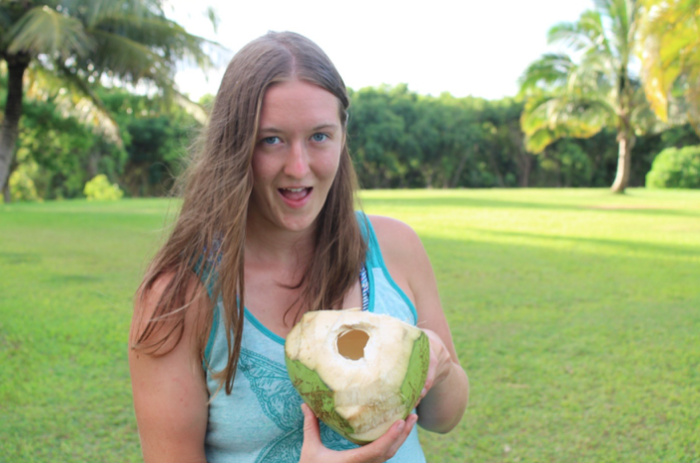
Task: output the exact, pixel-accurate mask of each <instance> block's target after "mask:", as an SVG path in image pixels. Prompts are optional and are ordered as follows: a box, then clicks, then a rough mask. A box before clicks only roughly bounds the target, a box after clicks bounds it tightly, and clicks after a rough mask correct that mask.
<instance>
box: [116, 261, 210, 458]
mask: <svg viewBox="0 0 700 463" xmlns="http://www.w3.org/2000/svg"><path fill="white" fill-rule="evenodd" d="M174 277H175V276H174V274H167V273H166V274H163V275H161V276H159V277H158V278H157V279H156V280H155V281H154V282H153V284H152V285H151V286H150V288H146V290H144V291H143V292H142V293H141V294H139V295H138V296H137V298H136V303H135V306H134V318H133V320H132V327H131V339H132V345H133V342H134V340H136V339H138V338H139V337H140V336H141V334H142V333H144V329H146V328H147V326H148V325H149V323H151V324H152V320H153V319H154V318H158V319H160V323H157V324H152V328H153V329H152V334H151V335H150V336H147V337H146V339H145V340H144V342H145V343H146V344H148V343H149V342H152V341H157V340H159V339H163V337H164V335H166V334H168V333H171V336H169V337H168V338H167V341H166V342H165V344H164V345H163V346H162V347H161V348H159V349H157V350H156V351H155V354H149V353H148V351H149V349H134V348H133V347H132V345H130V347H129V367H130V371H131V384H132V391H133V398H134V409H135V412H136V420H137V422H138V428H139V434H140V436H141V446H142V450H143V455H144V461H145V462H146V463H151V462H160V461H185V460H186V461H192V462H204V461H205V457H204V436H205V432H206V426H207V416H208V415H207V400H208V392H207V389H206V382H205V377H204V371H203V367H202V365H201V362H200V360H199V359H200V355H199V346H198V342H197V338H198V336H197V335H196V331H197V329H198V328H197V326H199V325H198V322H199V321H201V317H203V316H204V315H205V313H206V308H207V299H206V296H205V295H206V291H202V287H201V286H202V285H201V283H199V281H198V280H197V278H196V276H195V275H194V274H192V278H189V277H188V278H187V279H186V285H185V286H186V287H185V300H186V301H191V303H189V305H188V306H187V308H186V309H182V308H179V307H175V308H174V309H175V310H173V311H171V314H172V313H174V315H165V316H163V315H162V314H160V312H159V311H158V306H159V301H160V300H161V298H162V296H163V294H165V293H166V292H167V291H168V287H169V286H170V285H171V284H173V280H174ZM202 293H204V295H202Z"/></svg>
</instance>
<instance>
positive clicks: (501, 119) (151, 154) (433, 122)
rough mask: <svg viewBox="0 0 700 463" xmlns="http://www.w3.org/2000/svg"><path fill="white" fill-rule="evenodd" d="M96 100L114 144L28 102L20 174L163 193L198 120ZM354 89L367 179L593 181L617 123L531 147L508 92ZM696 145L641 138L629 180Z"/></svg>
mask: <svg viewBox="0 0 700 463" xmlns="http://www.w3.org/2000/svg"><path fill="white" fill-rule="evenodd" d="M1 93H2V89H0V98H2V95H1ZM100 98H101V99H102V100H103V101H104V104H105V107H106V109H107V110H108V111H109V113H110V114H111V117H112V118H113V119H114V120H115V121H117V123H118V125H119V127H120V133H121V139H122V140H123V145H122V146H119V145H116V144H115V143H113V142H109V141H108V140H106V139H105V138H104V137H101V136H99V135H97V134H95V133H94V132H93V131H92V130H90V129H89V128H88V127H86V126H85V125H84V124H81V123H80V122H79V121H78V120H77V119H76V118H74V117H71V116H65V115H64V114H62V113H61V112H60V111H59V110H58V108H57V106H56V104H55V102H53V100H52V99H50V98H49V99H46V100H32V99H27V100H26V101H25V117H24V118H23V120H22V121H21V125H20V128H21V130H20V138H19V149H18V151H17V157H16V159H17V164H16V166H15V168H16V169H17V171H16V173H15V175H16V176H17V182H20V181H21V182H24V183H26V182H27V181H31V182H33V183H34V185H35V191H36V193H37V196H38V197H40V198H44V199H54V198H77V197H81V196H83V188H84V185H85V183H86V182H87V181H88V180H89V179H91V178H92V177H94V176H95V175H97V174H105V175H106V176H107V177H108V178H109V179H110V182H116V183H118V184H119V185H120V187H121V188H122V189H123V190H124V192H125V194H126V195H127V196H130V197H143V196H161V195H164V194H166V192H167V191H168V190H169V188H170V187H171V186H172V182H173V179H174V177H175V176H176V175H177V174H178V173H179V172H181V170H182V168H183V165H184V163H185V162H186V159H187V153H188V149H189V147H190V146H191V145H192V142H193V140H194V137H195V136H197V135H198V133H199V131H200V130H201V125H200V124H199V123H198V122H197V120H196V119H195V118H194V117H193V116H192V115H190V114H189V113H188V112H187V111H185V110H184V109H183V108H181V107H179V106H177V105H165V104H163V102H162V101H161V100H159V99H152V98H148V97H146V96H142V95H133V94H131V93H129V92H126V91H124V90H117V89H112V90H109V91H103V92H101V93H100ZM351 98H352V104H351V107H350V122H349V139H348V140H349V144H350V151H351V155H352V156H353V159H354V162H355V166H356V169H357V171H358V175H359V178H360V183H361V185H362V186H363V187H364V188H370V189H373V188H395V187H407V188H424V187H433V188H443V187H450V188H455V187H460V188H479V187H518V186H530V187H533V186H534V187H600V186H606V185H609V184H610V183H611V182H612V180H613V178H614V176H615V168H616V160H617V148H616V141H615V132H614V130H603V131H601V132H600V133H599V134H597V135H595V136H593V137H591V138H588V139H575V138H563V139H561V140H558V141H556V142H554V143H552V144H551V145H549V146H548V147H547V148H546V149H545V150H544V151H543V152H542V153H540V154H537V155H534V154H532V153H529V152H528V151H526V150H525V147H524V135H523V133H522V131H521V130H520V124H519V121H520V117H521V114H522V110H523V104H522V103H520V102H519V101H518V100H515V99H511V98H505V99H502V100H496V101H488V100H484V99H480V98H471V97H467V98H455V97H453V96H451V95H449V94H443V95H441V96H439V97H433V96H427V95H419V94H417V93H415V92H412V91H410V90H409V89H408V88H407V87H406V86H405V85H400V86H397V87H387V86H382V87H378V88H372V87H369V88H364V89H360V90H358V91H351ZM698 143H700V139H698V137H697V135H696V134H695V133H694V132H693V130H692V129H691V127H690V126H688V125H684V126H677V127H672V128H669V129H667V130H665V131H663V132H660V133H652V134H647V135H643V136H639V137H638V138H637V141H636V143H635V147H634V155H635V159H636V160H635V163H634V164H633V165H632V169H631V174H630V184H631V185H634V186H641V185H644V181H645V176H646V174H647V172H648V171H649V169H650V168H651V163H652V161H653V159H654V157H655V156H656V155H657V154H658V153H659V152H660V151H661V150H663V149H664V148H668V147H683V146H686V145H692V144H698ZM25 190H26V189H25ZM23 191H24V190H23ZM30 198H31V196H27V195H26V194H25V195H19V193H18V194H16V199H30Z"/></svg>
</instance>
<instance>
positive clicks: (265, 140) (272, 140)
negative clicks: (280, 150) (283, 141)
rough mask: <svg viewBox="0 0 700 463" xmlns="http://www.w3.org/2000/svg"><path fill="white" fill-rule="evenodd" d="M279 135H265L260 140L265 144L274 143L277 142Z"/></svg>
mask: <svg viewBox="0 0 700 463" xmlns="http://www.w3.org/2000/svg"><path fill="white" fill-rule="evenodd" d="M279 141H280V137H265V138H263V139H262V142H263V143H265V144H266V145H275V144H277V143H279Z"/></svg>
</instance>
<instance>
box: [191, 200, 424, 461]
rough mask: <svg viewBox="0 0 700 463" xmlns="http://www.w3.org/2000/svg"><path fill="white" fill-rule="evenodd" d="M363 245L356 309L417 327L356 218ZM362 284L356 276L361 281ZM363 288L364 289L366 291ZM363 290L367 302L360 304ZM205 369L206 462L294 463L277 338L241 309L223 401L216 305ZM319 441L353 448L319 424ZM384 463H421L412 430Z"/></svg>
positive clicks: (299, 434) (293, 431) (294, 397)
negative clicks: (231, 376) (237, 346)
mask: <svg viewBox="0 0 700 463" xmlns="http://www.w3.org/2000/svg"><path fill="white" fill-rule="evenodd" d="M358 219H360V222H361V223H362V224H363V227H362V229H363V233H364V235H365V238H366V239H367V241H368V244H369V250H368V253H367V260H366V267H367V268H366V270H365V271H364V272H363V273H364V274H365V277H364V279H365V280H366V284H364V283H363V284H362V287H363V309H366V310H369V311H372V312H376V313H383V314H389V315H392V316H395V317H398V318H400V319H402V320H404V321H407V322H409V323H411V324H413V325H415V324H416V316H415V313H416V312H415V308H414V307H413V304H412V303H411V301H410V300H409V299H408V298H407V297H406V295H405V294H404V293H403V291H401V290H400V289H399V288H398V286H397V285H396V284H395V283H394V281H393V280H392V279H391V277H390V276H389V274H388V271H387V270H386V266H385V265H384V262H383V259H382V256H381V252H380V250H379V247H378V243H377V241H376V237H375V236H374V231H373V230H372V226H371V224H370V223H369V221H368V220H365V219H366V218H365V216H364V215H363V214H361V213H358ZM360 280H361V282H362V280H363V278H362V275H361V276H360ZM365 287H366V291H365ZM365 292H366V296H367V299H366V300H367V302H366V303H365ZM215 310H216V313H215V316H214V324H213V326H212V332H211V334H210V339H209V342H208V344H207V350H206V353H205V357H206V359H205V363H206V364H208V365H209V366H210V368H208V369H207V370H206V381H207V388H208V390H209V393H210V398H211V400H210V405H209V422H208V425H207V434H206V440H205V450H206V455H207V461H208V462H209V463H297V462H298V461H299V458H300V455H301V446H302V442H303V422H304V416H303V414H302V412H301V403H302V399H301V397H300V396H299V394H298V393H297V392H296V390H295V389H294V387H293V386H292V383H291V381H290V380H289V377H288V376H287V370H286V367H285V364H284V339H282V338H281V337H279V336H277V335H276V334H274V333H273V332H271V331H270V330H268V329H267V328H266V327H265V326H264V325H263V324H262V323H260V322H259V321H258V320H257V319H256V318H255V317H254V316H253V314H252V313H250V312H249V311H248V310H247V309H246V310H245V318H244V322H243V337H242V339H241V355H240V359H239V362H238V372H237V374H236V378H235V381H234V384H233V391H232V393H231V394H230V395H226V393H225V391H224V390H223V389H220V388H219V381H218V380H216V379H214V378H213V372H215V371H219V370H221V369H222V368H223V367H224V366H225V365H226V360H227V355H228V352H227V347H226V332H225V328H224V323H223V319H222V312H223V307H222V301H221V300H219V303H218V304H217V306H216V309H215ZM321 440H322V442H323V444H324V445H325V446H326V447H328V448H330V449H333V450H346V449H351V448H355V447H357V446H356V445H355V444H353V443H352V442H349V441H348V440H346V439H345V438H343V437H342V436H340V435H339V434H337V433H336V432H335V431H333V430H332V429H330V428H328V427H327V426H326V425H325V424H323V423H321ZM389 462H390V463H425V457H424V455H423V451H422V449H421V446H420V443H419V441H418V432H417V429H415V428H414V429H413V430H412V432H411V434H410V435H409V437H408V439H407V440H406V442H405V443H404V444H403V445H402V446H401V448H400V449H399V451H398V452H397V453H396V455H395V456H394V457H393V458H392V459H391V460H389Z"/></svg>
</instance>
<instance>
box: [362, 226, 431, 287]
mask: <svg viewBox="0 0 700 463" xmlns="http://www.w3.org/2000/svg"><path fill="white" fill-rule="evenodd" d="M368 217H369V220H370V222H371V223H372V227H373V228H374V232H375V234H376V235H377V241H378V242H379V247H380V248H381V251H382V255H383V257H384V260H385V262H386V264H387V266H390V265H391V264H396V265H401V266H405V265H411V264H419V265H420V264H425V263H426V262H427V261H428V256H427V254H426V253H425V248H424V247H423V243H422V242H421V240H420V238H419V237H418V234H417V233H416V232H415V231H414V230H413V228H411V226H410V225H408V224H406V223H404V222H402V221H400V220H397V219H393V218H391V217H383V216H378V215H371V216H368ZM407 276H408V275H407Z"/></svg>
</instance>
